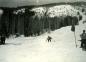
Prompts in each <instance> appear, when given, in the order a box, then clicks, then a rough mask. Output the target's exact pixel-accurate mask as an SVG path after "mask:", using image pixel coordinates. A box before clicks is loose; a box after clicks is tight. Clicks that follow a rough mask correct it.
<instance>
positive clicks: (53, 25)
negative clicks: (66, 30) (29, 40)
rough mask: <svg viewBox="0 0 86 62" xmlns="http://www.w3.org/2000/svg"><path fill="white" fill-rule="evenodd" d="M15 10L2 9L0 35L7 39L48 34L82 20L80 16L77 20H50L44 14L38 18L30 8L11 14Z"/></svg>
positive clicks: (58, 18) (67, 17) (70, 17)
mask: <svg viewBox="0 0 86 62" xmlns="http://www.w3.org/2000/svg"><path fill="white" fill-rule="evenodd" d="M17 9H18V8H17ZM17 9H16V8H14V9H13V8H10V9H8V8H5V9H3V11H4V13H3V15H2V17H1V19H0V34H5V35H6V36H7V37H9V36H10V35H16V34H19V35H24V36H37V35H41V34H43V33H44V32H49V31H52V30H55V29H59V28H61V27H64V26H70V25H72V22H74V24H78V21H79V19H82V17H81V16H80V17H79V19H78V18H77V17H76V16H75V17H72V16H65V17H63V16H61V17H53V18H51V17H49V16H47V15H46V14H45V15H44V16H43V17H41V18H39V17H37V16H35V12H32V11H30V9H31V8H25V13H18V14H13V11H14V10H17ZM19 9H20V8H19Z"/></svg>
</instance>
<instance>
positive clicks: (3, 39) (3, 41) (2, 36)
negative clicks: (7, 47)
mask: <svg viewBox="0 0 86 62" xmlns="http://www.w3.org/2000/svg"><path fill="white" fill-rule="evenodd" d="M1 44H5V35H1Z"/></svg>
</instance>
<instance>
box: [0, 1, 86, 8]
mask: <svg viewBox="0 0 86 62" xmlns="http://www.w3.org/2000/svg"><path fill="white" fill-rule="evenodd" d="M75 1H85V2H86V0H0V7H2V6H5V7H6V6H8V7H16V6H23V5H37V4H39V5H40V4H48V3H59V2H75Z"/></svg>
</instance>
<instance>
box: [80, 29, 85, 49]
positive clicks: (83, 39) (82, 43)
mask: <svg viewBox="0 0 86 62" xmlns="http://www.w3.org/2000/svg"><path fill="white" fill-rule="evenodd" d="M80 37H81V46H80V47H81V48H83V47H84V46H85V45H86V33H85V30H83V33H82V34H81V35H80Z"/></svg>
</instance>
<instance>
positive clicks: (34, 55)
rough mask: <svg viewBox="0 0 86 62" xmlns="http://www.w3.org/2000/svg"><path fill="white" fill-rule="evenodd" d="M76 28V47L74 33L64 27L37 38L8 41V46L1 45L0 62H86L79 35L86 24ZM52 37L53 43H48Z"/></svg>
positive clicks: (68, 27)
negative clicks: (48, 39) (48, 38)
mask: <svg viewBox="0 0 86 62" xmlns="http://www.w3.org/2000/svg"><path fill="white" fill-rule="evenodd" d="M81 14H82V16H83V19H82V20H81V21H80V22H79V25H77V26H76V31H75V34H76V42H77V45H78V47H77V48H76V46H75V38H74V32H72V31H71V27H70V26H67V27H63V28H61V29H58V30H55V31H52V32H51V33H50V34H49V33H45V34H42V35H40V36H37V37H23V36H22V37H18V38H14V37H13V38H9V39H6V45H0V62H86V51H83V50H82V49H81V48H79V47H80V42H79V41H78V40H80V37H79V35H80V34H81V32H82V30H83V29H86V28H85V27H86V24H83V23H82V22H83V21H84V20H85V19H86V16H85V15H83V13H81ZM48 35H50V36H52V38H53V39H52V42H51V43H48V42H47V41H46V38H47V36H48Z"/></svg>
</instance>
